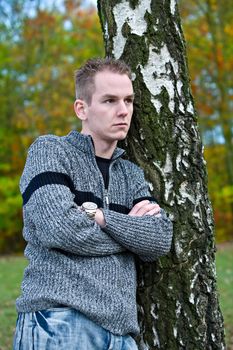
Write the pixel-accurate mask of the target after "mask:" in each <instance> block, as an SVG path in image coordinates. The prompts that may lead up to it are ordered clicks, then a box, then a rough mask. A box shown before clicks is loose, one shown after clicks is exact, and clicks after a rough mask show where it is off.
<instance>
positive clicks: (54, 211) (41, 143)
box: [20, 137, 126, 256]
mask: <svg viewBox="0 0 233 350" xmlns="http://www.w3.org/2000/svg"><path fill="white" fill-rule="evenodd" d="M69 168H70V164H69V160H68V157H67V156H66V153H65V151H64V148H63V147H62V145H61V144H60V142H58V141H56V140H54V139H52V138H49V139H46V137H41V138H39V139H38V140H36V141H35V142H34V144H33V145H32V146H31V148H30V150H29V153H28V157H27V161H26V165H25V168H24V171H23V174H22V177H21V180H20V190H21V193H22V195H23V198H24V200H25V204H24V208H23V214H24V237H25V239H26V240H27V241H30V242H31V243H32V244H39V245H42V246H45V247H46V248H56V249H62V250H65V251H68V252H71V253H75V254H77V255H83V256H104V255H110V254H115V253H119V252H122V251H125V250H126V249H125V248H124V247H123V246H122V245H121V244H120V243H118V242H116V241H115V240H114V239H113V238H112V237H111V236H109V235H108V234H107V233H106V232H104V231H103V230H102V229H101V228H100V226H99V225H97V224H96V223H95V222H94V221H92V220H90V219H89V218H88V217H87V216H86V214H85V213H84V212H82V211H81V210H80V209H79V207H78V205H77V204H76V203H75V202H74V198H75V195H74V193H72V191H71V189H70V187H72V180H71V179H70V176H69Z"/></svg>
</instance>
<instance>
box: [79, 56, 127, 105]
mask: <svg viewBox="0 0 233 350" xmlns="http://www.w3.org/2000/svg"><path fill="white" fill-rule="evenodd" d="M103 71H110V72H113V73H118V74H122V75H123V74H126V75H127V76H128V77H129V79H130V80H132V72H131V68H130V67H129V66H128V65H127V64H126V63H125V62H124V61H122V60H116V59H114V58H110V57H107V58H93V59H90V60H88V61H87V62H86V63H85V64H84V65H83V66H81V67H80V68H79V69H78V70H77V71H76V72H75V94H76V98H77V99H81V100H84V101H85V102H87V104H88V105H90V104H91V99H92V95H93V93H94V92H95V83H94V77H95V75H96V74H97V73H99V72H103Z"/></svg>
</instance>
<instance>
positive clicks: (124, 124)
mask: <svg viewBox="0 0 233 350" xmlns="http://www.w3.org/2000/svg"><path fill="white" fill-rule="evenodd" d="M127 125H128V124H127V123H117V124H113V126H127Z"/></svg>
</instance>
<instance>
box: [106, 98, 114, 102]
mask: <svg viewBox="0 0 233 350" xmlns="http://www.w3.org/2000/svg"><path fill="white" fill-rule="evenodd" d="M113 102H114V100H113V99H112V98H108V99H107V100H105V101H104V103H113Z"/></svg>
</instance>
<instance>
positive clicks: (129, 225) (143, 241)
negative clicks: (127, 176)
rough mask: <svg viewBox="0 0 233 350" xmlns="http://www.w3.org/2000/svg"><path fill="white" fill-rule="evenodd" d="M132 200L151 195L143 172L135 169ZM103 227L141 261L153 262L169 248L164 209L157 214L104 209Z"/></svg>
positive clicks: (167, 219)
mask: <svg viewBox="0 0 233 350" xmlns="http://www.w3.org/2000/svg"><path fill="white" fill-rule="evenodd" d="M133 179H134V190H133V198H134V202H139V201H140V200H143V199H145V198H151V195H150V192H149V186H148V184H147V182H146V181H145V178H144V174H143V171H142V170H141V169H139V168H137V173H135V174H134V176H133ZM103 212H104V216H105V220H106V227H105V230H106V232H107V233H109V234H110V235H111V236H112V237H113V238H114V239H115V240H116V241H117V242H119V243H120V244H121V245H123V246H124V247H126V248H127V249H129V250H130V251H131V252H133V253H135V254H137V255H139V257H140V258H141V259H142V260H144V261H153V260H155V259H156V258H158V257H160V256H162V255H165V254H167V253H168V252H169V251H170V247H171V240H172V223H171V221H170V219H169V218H168V216H167V215H166V213H165V211H164V210H163V209H161V214H160V215H152V216H151V215H145V216H142V217H138V216H129V215H126V214H121V213H117V212H114V211H111V210H107V209H104V210H103Z"/></svg>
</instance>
